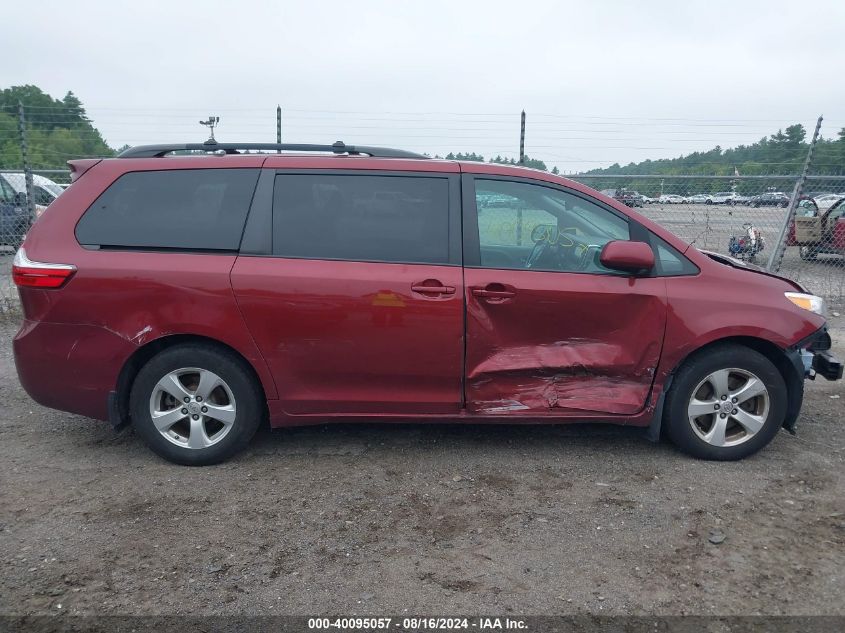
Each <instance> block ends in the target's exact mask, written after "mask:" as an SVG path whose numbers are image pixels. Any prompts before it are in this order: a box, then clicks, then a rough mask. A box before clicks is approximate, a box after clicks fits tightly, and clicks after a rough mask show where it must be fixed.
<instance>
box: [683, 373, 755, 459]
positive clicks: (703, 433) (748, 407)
mask: <svg viewBox="0 0 845 633" xmlns="http://www.w3.org/2000/svg"><path fill="white" fill-rule="evenodd" d="M770 402H771V400H770V397H769V391H768V389H766V385H765V384H764V383H763V381H762V380H760V378H759V377H757V376H756V375H754V374H753V373H751V372H750V371H747V370H745V369H738V368H730V369H720V370H718V371H714V372H713V373H712V374H710V375H708V376H707V377H706V378H704V379H703V380H702V381H701V382H699V383H698V385H697V386H696V388H695V389H693V392H692V396H691V397H690V400H689V403H688V405H687V415H688V417H689V423H690V425H691V426H692V429H693V431H694V432H695V434H696V435H697V436H698V437H699V438H700V439H702V440H703V441H705V442H707V443H708V444H711V445H713V446H736V445H738V444H742V443H744V442H747V441H748V440H750V439H751V438H752V437H754V436H755V435H756V434H757V432H758V431H760V429H762V428H763V426H764V425H765V423H766V420H768V417H769V410H770Z"/></svg>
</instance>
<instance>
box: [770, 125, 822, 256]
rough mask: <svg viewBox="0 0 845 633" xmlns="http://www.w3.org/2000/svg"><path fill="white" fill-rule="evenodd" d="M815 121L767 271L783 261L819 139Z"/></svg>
mask: <svg viewBox="0 0 845 633" xmlns="http://www.w3.org/2000/svg"><path fill="white" fill-rule="evenodd" d="M823 118H824V117H822V116H819V120H818V121H816V131H815V132H813V140H812V141H810V149H808V150H807V158H806V159H805V160H804V169H803V170H802V171H801V175H800V176H798V180H797V181H795V188H794V189H793V190H792V198H790V200H789V209H787V211H786V217H785V218H784V219H783V226H781V227H780V235H779V236H778V241H777V242H776V243H775V250H774V251H772V256H771V257H770V258H769V263H768V265H767V266H766V270H768V271H769V272H777V271H778V270H780V264H781V262H782V261H783V254H784V252H785V251H786V235H787V233H788V232H789V227H790V226H792V223H793V222H794V221H795V209H796V208H798V198H800V197H801V194H802V193H803V192H804V183H806V182H807V174H808V172H809V171H810V165H811V164H812V163H813V153H814V152H815V151H816V144H817V143H818V141H819V130H821V127H822V119H823Z"/></svg>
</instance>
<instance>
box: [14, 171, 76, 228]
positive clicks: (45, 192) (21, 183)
mask: <svg viewBox="0 0 845 633" xmlns="http://www.w3.org/2000/svg"><path fill="white" fill-rule="evenodd" d="M0 178H2V179H3V180H4V181H5V182H6V184H8V185H9V186H10V187H11V188H12V189H14V191H15V193H20V194H23V195H26V178H25V176H24V175H23V174H22V173H16V172H10V171H3V172H0ZM63 191H64V188H63V187H62V186H61V185H60V184H58V183H55V182H53V181H52V180H50V179H49V178H45V177H44V176H41V175H39V174H33V175H32V195H33V197H34V198H35V217H36V218H37V217H39V216H40V215H41V214H42V213H44V209H46V208H47V207H48V206H50V203H51V202H53V200H55V199H56V198H58V197H59V195H60V194H61V193H62V192H63Z"/></svg>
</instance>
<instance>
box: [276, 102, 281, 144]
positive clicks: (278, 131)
mask: <svg viewBox="0 0 845 633" xmlns="http://www.w3.org/2000/svg"><path fill="white" fill-rule="evenodd" d="M276 142H277V143H278V144H279V145H281V144H282V106H280V105H277V106H276ZM276 153H277V154H281V153H282V150H280V149H277V150H276Z"/></svg>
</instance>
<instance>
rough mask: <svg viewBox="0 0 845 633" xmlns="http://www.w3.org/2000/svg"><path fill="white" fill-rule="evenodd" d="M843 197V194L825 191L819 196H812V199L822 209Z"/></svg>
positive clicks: (844, 196) (827, 207)
mask: <svg viewBox="0 0 845 633" xmlns="http://www.w3.org/2000/svg"><path fill="white" fill-rule="evenodd" d="M843 198H845V195H843V194H841V193H826V194H822V195H820V196H813V201H814V202H815V203H816V206H817V207H818V208H819V209H821V210H824V209H829V208H830V207H832V206H833V205H834V204H836V203H837V202H839V201H840V200H842V199H843Z"/></svg>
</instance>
